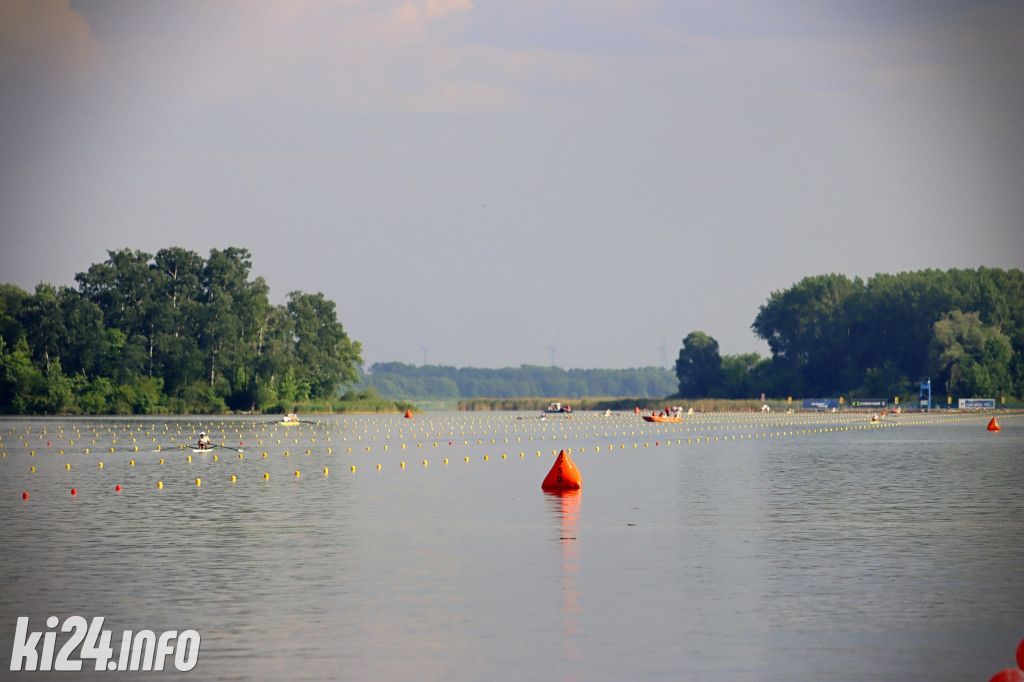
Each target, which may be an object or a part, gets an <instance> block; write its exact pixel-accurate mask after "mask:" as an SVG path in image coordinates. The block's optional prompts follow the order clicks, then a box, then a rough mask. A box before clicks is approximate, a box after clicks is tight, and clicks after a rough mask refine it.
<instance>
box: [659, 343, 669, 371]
mask: <svg viewBox="0 0 1024 682" xmlns="http://www.w3.org/2000/svg"><path fill="white" fill-rule="evenodd" d="M659 350H661V368H662V369H668V360H667V359H666V358H665V340H664V339H662V341H661V348H660V349H659Z"/></svg>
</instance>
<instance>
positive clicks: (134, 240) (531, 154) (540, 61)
mask: <svg viewBox="0 0 1024 682" xmlns="http://www.w3.org/2000/svg"><path fill="white" fill-rule="evenodd" d="M1022 74H1024V2H1020V1H1019V0H1015V1H1008V2H980V1H978V2H949V1H942V0H928V1H925V0H922V1H920V2H913V1H907V2H898V3H897V2H892V1H889V0H886V1H870V0H865V1H863V2H846V1H838V0H837V1H835V2H831V1H826V0H822V1H816V0H800V1H786V0H782V1H777V0H773V1H771V2H767V1H765V2H748V1H745V0H722V1H719V0H714V1H704V0H698V1H694V2H686V1H672V0H666V1H656V0H606V1H602V0H495V1H485V0H472V1H470V0H408V1H404V0H397V1H391V0H365V1H364V0H331V1H328V0H277V1H267V2H258V1H251V0H244V1H242V0H239V1H237V2H234V1H224V2H205V1H204V2H181V1H168V2H130V1H107V0H104V1H95V2H71V3H70V5H69V3H68V2H67V0H64V1H63V2H62V1H60V0H0V88H2V91H0V231H2V233H0V282H10V283H13V284H16V285H18V286H21V287H23V288H25V289H28V290H30V291H31V290H33V289H34V288H35V286H36V284H38V283H40V282H48V283H52V284H57V285H60V284H66V285H74V275H75V273H77V272H81V271H84V270H86V269H87V268H88V267H89V266H90V265H91V264H93V263H98V262H102V261H104V260H106V258H107V251H108V250H112V249H120V248H124V247H128V248H131V249H140V250H143V251H146V252H149V253H155V252H156V251H158V250H159V249H161V248H164V247H170V246H180V247H184V248H186V249H190V250H194V251H197V252H199V253H200V254H202V255H203V256H204V257H205V256H206V255H208V253H209V251H210V249H212V248H227V247H229V246H240V247H245V248H248V249H249V250H250V251H251V253H252V260H253V270H252V272H253V275H254V276H262V277H264V278H265V279H266V280H267V283H268V284H269V286H270V290H271V296H272V299H273V300H274V302H283V301H284V300H285V297H286V295H287V293H288V292H289V291H292V290H301V291H305V292H310V293H313V292H318V291H320V292H323V293H324V294H325V295H326V296H327V297H328V298H330V299H332V300H334V301H335V302H336V303H337V306H338V318H339V320H340V321H341V322H342V324H343V325H344V326H345V329H346V331H347V332H348V333H349V335H350V336H351V337H352V338H354V339H356V340H358V341H360V342H361V343H362V344H363V359H364V360H365V362H366V364H367V365H370V364H372V363H374V362H378V361H391V360H397V361H401V362H408V363H414V364H421V363H422V362H423V361H424V359H426V360H427V361H428V362H429V363H430V364H446V365H455V366H460V367H461V366H476V367H505V366H518V365H520V364H538V365H546V364H549V363H550V362H551V361H552V359H553V360H554V363H555V364H557V365H559V366H562V367H607V368H613V367H639V366H648V365H659V364H661V362H662V357H663V350H662V349H663V347H664V357H665V358H666V360H667V363H669V364H671V363H672V362H673V361H674V359H675V357H676V355H677V354H678V351H679V348H680V347H681V344H682V339H683V337H685V336H686V334H687V333H689V332H690V331H693V330H698V329H699V330H703V331H705V332H707V333H708V334H710V335H711V336H713V337H715V338H716V339H718V341H719V343H720V346H721V351H722V352H723V354H726V353H741V352H750V351H757V352H760V353H762V354H767V346H766V345H765V344H763V343H762V342H761V341H760V340H758V339H757V338H756V337H755V336H754V335H753V333H752V332H751V331H750V324H751V323H752V322H753V320H754V317H755V316H756V315H757V311H758V307H759V306H760V305H762V304H763V303H764V302H765V301H766V300H767V298H768V296H769V294H770V293H771V292H772V291H774V290H781V289H785V288H788V287H789V286H791V285H793V284H794V283H795V282H797V281H799V280H800V279H801V278H803V277H805V276H808V275H815V274H823V273H831V272H837V273H843V274H845V275H848V276H850V277H853V276H860V277H863V278H867V277H870V276H872V275H874V274H875V273H878V272H891V273H895V272H901V271H907V270H918V269H923V268H940V269H947V268H951V267H967V268H975V267H978V266H981V265H985V266H992V267H1001V268H1020V267H1024V75H1022Z"/></svg>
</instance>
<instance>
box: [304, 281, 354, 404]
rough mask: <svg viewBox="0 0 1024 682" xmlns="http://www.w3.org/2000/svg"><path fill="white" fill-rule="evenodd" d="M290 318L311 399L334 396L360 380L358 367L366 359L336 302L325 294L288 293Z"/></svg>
mask: <svg viewBox="0 0 1024 682" xmlns="http://www.w3.org/2000/svg"><path fill="white" fill-rule="evenodd" d="M287 307H288V316H289V317H290V318H291V322H292V333H293V334H294V337H295V356H296V358H297V359H298V361H299V363H300V367H301V368H302V373H301V374H302V376H301V378H302V379H303V380H304V381H306V382H307V383H308V384H309V387H310V397H311V398H325V397H330V396H333V395H334V394H335V393H336V392H337V391H338V388H339V387H340V386H341V385H342V384H350V383H355V382H356V381H358V380H359V377H358V375H357V373H356V366H357V365H359V364H360V363H361V362H362V360H361V359H360V357H359V354H360V352H361V350H362V348H361V346H360V344H359V343H358V342H353V341H352V340H350V339H349V338H348V334H346V333H345V330H344V328H343V327H342V326H341V323H340V322H338V318H337V316H336V314H335V312H334V301H329V300H327V299H326V298H324V295H323V294H322V293H316V294H304V293H302V292H301V291H293V292H291V293H289V294H288V303H287Z"/></svg>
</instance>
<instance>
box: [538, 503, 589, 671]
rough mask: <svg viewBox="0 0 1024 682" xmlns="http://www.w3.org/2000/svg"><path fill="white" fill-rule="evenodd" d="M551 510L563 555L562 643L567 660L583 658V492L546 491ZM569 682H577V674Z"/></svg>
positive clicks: (561, 589)
mask: <svg viewBox="0 0 1024 682" xmlns="http://www.w3.org/2000/svg"><path fill="white" fill-rule="evenodd" d="M544 494H545V495H547V501H548V508H549V509H550V511H551V516H552V518H553V519H554V521H555V522H557V524H558V536H557V537H558V544H559V546H560V548H561V552H562V565H561V569H562V570H561V577H560V579H559V588H560V591H561V593H562V641H563V653H564V655H565V660H568V661H577V660H580V659H581V658H582V653H581V651H580V645H579V642H580V636H581V634H582V628H581V627H580V615H579V614H580V612H581V610H582V609H581V607H580V596H581V593H580V590H579V587H578V586H577V584H576V581H577V577H578V574H579V571H580V548H579V536H578V534H577V533H578V525H579V519H580V496H581V494H582V493H581V491H580V490H546V491H544ZM565 679H567V680H575V679H577V677H576V676H575V675H573V674H568V675H567V676H566V678H565Z"/></svg>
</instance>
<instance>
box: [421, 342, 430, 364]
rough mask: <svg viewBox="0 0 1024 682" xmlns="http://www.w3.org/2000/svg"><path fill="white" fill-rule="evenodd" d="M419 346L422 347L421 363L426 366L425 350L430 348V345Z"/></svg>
mask: <svg viewBox="0 0 1024 682" xmlns="http://www.w3.org/2000/svg"><path fill="white" fill-rule="evenodd" d="M420 348H422V349H423V365H424V366H426V364H427V351H429V350H430V346H420Z"/></svg>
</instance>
